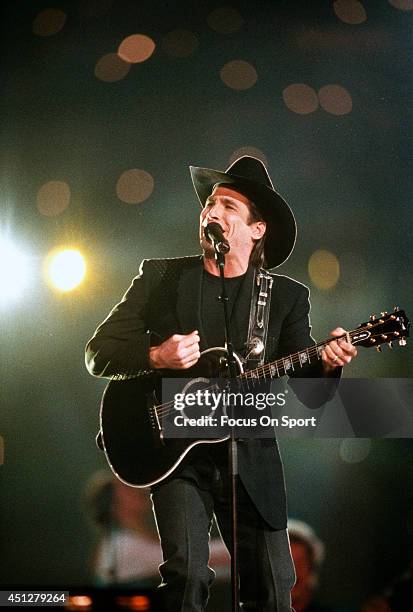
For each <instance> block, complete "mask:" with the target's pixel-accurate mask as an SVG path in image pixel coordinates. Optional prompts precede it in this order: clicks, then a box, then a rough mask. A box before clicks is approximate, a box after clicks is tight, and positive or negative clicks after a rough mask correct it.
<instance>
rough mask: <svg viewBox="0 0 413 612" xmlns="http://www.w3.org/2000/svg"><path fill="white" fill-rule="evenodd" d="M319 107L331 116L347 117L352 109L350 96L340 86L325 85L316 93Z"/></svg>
mask: <svg viewBox="0 0 413 612" xmlns="http://www.w3.org/2000/svg"><path fill="white" fill-rule="evenodd" d="M318 99H319V101H320V106H321V107H322V108H323V109H324V110H325V111H327V112H328V113H331V114H332V115H347V114H348V113H350V112H351V110H352V108H353V100H352V98H351V95H350V94H349V92H348V91H347V89H345V88H344V87H342V86H341V85H325V86H324V87H321V89H320V90H319V91H318Z"/></svg>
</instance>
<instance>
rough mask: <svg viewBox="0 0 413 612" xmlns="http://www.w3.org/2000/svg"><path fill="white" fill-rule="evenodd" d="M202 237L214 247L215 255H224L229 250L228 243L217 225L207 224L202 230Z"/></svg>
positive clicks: (214, 223)
mask: <svg viewBox="0 0 413 612" xmlns="http://www.w3.org/2000/svg"><path fill="white" fill-rule="evenodd" d="M204 236H205V238H206V239H207V240H208V242H210V243H211V244H213V245H214V248H215V250H216V252H217V253H221V254H222V255H225V254H226V253H228V251H229V250H230V246H229V242H228V240H226V238H225V237H224V234H223V230H222V227H221V226H220V224H219V223H216V222H213V223H208V225H206V226H205V228H204Z"/></svg>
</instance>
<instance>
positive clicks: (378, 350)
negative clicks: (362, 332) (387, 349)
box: [374, 344, 381, 353]
mask: <svg viewBox="0 0 413 612" xmlns="http://www.w3.org/2000/svg"><path fill="white" fill-rule="evenodd" d="M374 348H375V349H376V351H377V352H378V353H381V346H380V344H379V345H378V346H375V347H374Z"/></svg>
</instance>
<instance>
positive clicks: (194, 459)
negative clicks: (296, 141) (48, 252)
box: [86, 156, 357, 612]
mask: <svg viewBox="0 0 413 612" xmlns="http://www.w3.org/2000/svg"><path fill="white" fill-rule="evenodd" d="M191 175H192V181H193V184H194V187H195V191H196V193H197V196H198V198H199V201H200V203H201V207H202V210H201V215H200V243H201V247H202V251H203V255H202V256H194V257H183V258H175V259H153V260H145V261H144V262H143V263H142V265H141V269H140V274H139V275H138V276H137V277H136V278H135V279H134V280H133V282H132V285H131V287H130V288H129V289H128V291H127V292H126V294H125V296H124V297H123V299H122V301H121V302H120V303H119V304H118V305H117V306H115V308H114V309H113V310H112V312H111V313H110V314H109V316H108V317H107V319H105V321H104V322H103V323H102V324H101V325H100V326H99V327H98V328H97V330H96V332H95V334H94V336H93V338H92V339H91V340H90V341H89V343H88V344H87V347H86V363H87V367H88V370H89V372H90V373H91V374H93V375H95V376H105V377H117V378H126V377H128V376H131V375H137V374H139V372H140V371H142V370H148V369H150V368H152V369H155V370H156V369H161V370H164V369H173V370H188V369H189V368H191V367H192V366H194V365H195V364H196V363H197V362H198V360H199V359H200V356H201V352H202V351H204V350H205V349H207V348H209V347H215V346H224V344H225V327H224V315H223V307H222V304H221V301H220V300H219V296H220V294H221V280H220V278H219V270H218V268H217V264H216V260H215V249H214V246H213V244H212V243H211V242H210V241H209V240H207V238H206V237H205V227H206V225H208V224H209V223H217V224H219V226H220V227H221V229H222V232H223V236H224V239H225V241H226V242H228V245H229V247H230V250H229V252H228V253H227V255H226V259H225V270H224V271H225V277H226V284H227V292H228V298H229V300H228V307H229V312H230V326H231V334H232V338H233V343H234V348H235V350H236V351H237V352H238V353H239V354H241V355H243V356H244V357H245V356H246V354H247V353H248V352H250V348H251V347H250V346H249V345H248V340H249V329H250V313H251V312H255V310H254V309H253V307H254V300H255V297H254V296H255V292H254V290H253V289H254V286H255V284H256V275H257V273H258V271H259V270H260V269H262V268H267V269H271V268H274V267H276V266H279V265H280V264H282V263H283V262H284V261H286V259H287V258H288V257H289V255H290V253H291V251H292V249H293V247H294V243H295V238H296V225H295V219H294V216H293V213H292V211H291V209H290V208H289V206H288V204H287V203H286V202H285V201H284V199H283V198H282V197H281V196H280V195H279V194H278V193H277V192H276V191H275V190H274V188H273V185H272V182H271V179H270V177H269V175H268V173H267V170H266V168H265V166H264V164H263V163H262V162H261V161H259V160H258V159H256V158H254V157H249V156H245V157H241V158H240V159H238V160H237V161H235V162H234V163H233V164H232V165H231V166H230V167H229V168H228V169H227V170H226V171H225V172H220V171H216V170H211V169H208V168H196V167H191ZM271 278H272V280H273V283H272V291H271V300H270V302H269V303H270V309H269V313H268V322H267V333H266V346H265V349H264V352H265V362H268V361H273V360H275V359H278V358H280V357H282V356H285V355H289V354H291V353H294V352H297V351H299V350H301V349H303V348H306V347H309V346H312V345H313V344H314V340H313V338H312V337H311V333H310V332H311V330H310V324H309V308H310V307H309V299H308V298H309V291H308V289H307V287H305V286H304V285H302V284H300V283H298V282H296V281H294V280H292V279H290V278H288V277H286V276H280V275H275V274H272V275H271ZM344 333H345V332H344V330H343V329H342V328H337V329H335V330H334V331H333V332H332V336H333V337H338V336H342V335H343V334H344ZM264 352H263V355H264ZM356 354H357V352H356V349H355V347H353V346H352V345H351V344H349V343H347V342H345V341H344V340H343V339H342V338H340V340H332V341H331V343H330V344H328V345H327V346H326V348H325V349H324V351H323V353H322V360H321V362H317V363H313V364H311V365H309V366H308V367H307V368H304V367H303V368H302V370H303V373H302V374H303V375H305V376H306V377H335V376H339V374H340V371H341V366H343V365H345V364H346V363H349V362H350V361H351V359H352V358H353V357H355V355H356ZM291 373H292V374H293V375H294V373H293V372H291ZM295 374H297V372H295ZM326 394H327V392H326ZM324 399H328V398H327V395H326V397H325V398H324ZM227 454H228V453H227V447H226V444H225V443H219V444H200V445H197V446H195V448H193V449H192V450H191V451H190V452H189V453H188V454H187V455H186V457H185V458H184V460H183V461H182V462H181V463H180V465H179V466H178V467H177V468H176V469H175V470H174V472H173V473H172V474H170V475H169V476H168V477H167V478H165V479H164V480H162V481H161V482H159V483H157V484H156V485H154V486H153V487H152V501H153V507H154V512H155V517H156V521H157V526H158V531H159V536H160V540H161V545H162V551H163V564H162V565H161V566H160V568H159V570H160V573H161V577H162V583H161V587H160V588H161V591H162V593H163V597H164V601H165V608H166V610H168V612H178V611H184V610H185V612H190V611H191V612H200V611H202V610H204V609H205V607H206V605H207V601H208V594H209V587H210V585H211V583H212V581H213V578H214V572H213V571H212V570H211V569H210V568H209V566H208V559H209V546H208V544H209V531H210V529H211V523H212V519H213V516H214V515H215V517H216V520H217V523H218V526H219V528H220V531H221V534H222V537H223V539H224V542H225V543H226V545H227V547H229V545H230V537H231V526H230V501H229V489H230V485H229V477H228V461H227ZM238 473H239V476H238V497H237V507H238V542H237V547H238V557H239V577H240V599H241V602H242V606H243V609H245V610H259V611H261V612H270V611H271V612H274V611H275V610H277V611H279V612H290V611H291V597H290V591H291V588H292V586H293V584H294V567H293V563H292V560H291V554H290V547H289V541H288V535H287V530H286V524H287V516H286V496H285V486H284V477H283V471H282V464H281V459H280V455H279V451H278V447H277V444H276V441H275V440H271V439H249V440H243V441H241V442H239V443H238Z"/></svg>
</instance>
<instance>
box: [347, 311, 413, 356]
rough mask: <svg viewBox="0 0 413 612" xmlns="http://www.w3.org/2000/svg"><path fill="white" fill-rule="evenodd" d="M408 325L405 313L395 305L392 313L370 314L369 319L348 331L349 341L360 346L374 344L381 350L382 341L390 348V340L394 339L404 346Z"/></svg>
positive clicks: (407, 334) (393, 340)
mask: <svg viewBox="0 0 413 612" xmlns="http://www.w3.org/2000/svg"><path fill="white" fill-rule="evenodd" d="M409 327H410V321H409V319H408V318H407V316H406V313H405V312H404V310H400V308H398V307H397V306H396V307H395V309H394V311H393V312H392V313H387V312H382V313H381V315H380V317H377V318H376V316H375V315H371V317H370V320H369V321H366V323H362V324H361V325H360V326H359V327H358V328H357V329H355V330H354V331H352V332H350V336H351V342H352V344H360V345H361V346H367V347H370V346H375V347H376V348H377V350H381V349H380V345H381V344H384V343H387V344H388V345H389V346H390V348H391V347H392V342H396V341H397V342H398V343H399V345H400V346H406V344H407V340H406V338H408V336H409Z"/></svg>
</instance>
